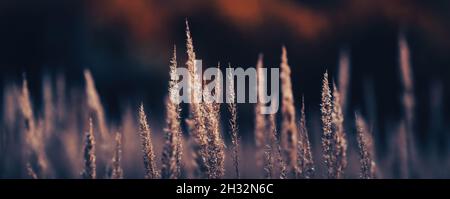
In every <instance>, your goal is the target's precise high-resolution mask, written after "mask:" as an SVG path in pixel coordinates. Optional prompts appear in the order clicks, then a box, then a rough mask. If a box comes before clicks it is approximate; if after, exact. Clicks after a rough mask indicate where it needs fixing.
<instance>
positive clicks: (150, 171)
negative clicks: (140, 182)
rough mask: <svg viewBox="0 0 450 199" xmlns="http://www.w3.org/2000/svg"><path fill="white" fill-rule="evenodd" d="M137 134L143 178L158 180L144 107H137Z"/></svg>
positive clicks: (158, 175)
mask: <svg viewBox="0 0 450 199" xmlns="http://www.w3.org/2000/svg"><path fill="white" fill-rule="evenodd" d="M139 132H140V136H141V142H142V153H143V157H144V166H145V178H150V179H155V178H159V177H160V174H159V171H158V170H157V168H156V162H155V161H156V158H155V151H154V149H153V143H152V135H151V131H150V127H149V125H148V123H147V116H146V115H145V110H144V105H143V104H141V106H140V107H139Z"/></svg>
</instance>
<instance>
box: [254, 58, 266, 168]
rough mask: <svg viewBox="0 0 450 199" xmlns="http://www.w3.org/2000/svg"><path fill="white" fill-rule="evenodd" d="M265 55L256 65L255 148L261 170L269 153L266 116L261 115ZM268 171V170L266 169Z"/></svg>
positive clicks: (264, 82) (257, 163)
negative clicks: (266, 144) (267, 150)
mask: <svg viewBox="0 0 450 199" xmlns="http://www.w3.org/2000/svg"><path fill="white" fill-rule="evenodd" d="M262 67H263V55H262V54H259V57H258V62H257V64H256V70H257V78H256V80H257V92H258V101H257V103H256V105H255V132H254V133H255V146H256V166H257V168H261V167H262V166H263V163H264V162H265V161H266V160H267V152H265V151H266V148H267V147H265V143H266V138H265V136H264V134H265V131H266V124H267V122H266V120H267V119H266V116H265V115H263V114H261V109H262V107H263V104H262V102H261V100H262V99H263V96H264V93H263V92H264V85H265V84H266V80H265V76H264V74H263V68H262ZM266 166H269V165H267V163H264V167H266ZM264 170H266V169H264Z"/></svg>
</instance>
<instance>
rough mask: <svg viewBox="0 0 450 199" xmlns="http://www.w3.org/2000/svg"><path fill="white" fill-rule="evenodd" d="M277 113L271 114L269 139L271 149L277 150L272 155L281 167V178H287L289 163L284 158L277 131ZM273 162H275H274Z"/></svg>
mask: <svg viewBox="0 0 450 199" xmlns="http://www.w3.org/2000/svg"><path fill="white" fill-rule="evenodd" d="M275 117H276V114H270V115H269V131H270V132H269V139H270V145H271V149H272V150H275V151H274V152H272V157H273V156H274V155H275V156H276V161H277V164H278V166H279V168H280V171H279V172H280V179H287V177H288V176H287V172H288V171H287V165H286V162H285V161H284V160H283V149H282V148H281V144H280V141H279V140H278V135H277V134H278V133H277V124H276V118H275ZM272 164H273V163H272Z"/></svg>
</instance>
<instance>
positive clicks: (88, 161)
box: [82, 118, 97, 179]
mask: <svg viewBox="0 0 450 199" xmlns="http://www.w3.org/2000/svg"><path fill="white" fill-rule="evenodd" d="M82 176H83V178H84V179H95V178H97V166H96V155H95V138H94V125H93V124H92V118H89V130H88V131H87V132H86V139H85V145H84V170H83V172H82Z"/></svg>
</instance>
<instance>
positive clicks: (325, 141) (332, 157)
mask: <svg viewBox="0 0 450 199" xmlns="http://www.w3.org/2000/svg"><path fill="white" fill-rule="evenodd" d="M322 83H323V85H322V103H321V104H320V106H321V108H320V111H321V113H322V130H323V135H322V150H323V158H324V160H325V166H326V168H327V174H328V178H336V177H337V169H336V134H335V133H334V132H333V129H332V123H333V104H332V103H333V102H332V98H331V90H330V85H329V82H328V72H325V74H324V76H323V82H322Z"/></svg>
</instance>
